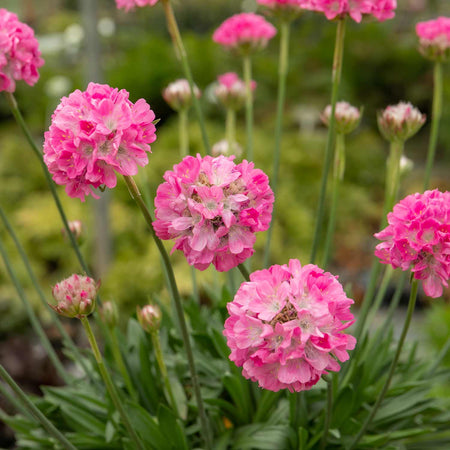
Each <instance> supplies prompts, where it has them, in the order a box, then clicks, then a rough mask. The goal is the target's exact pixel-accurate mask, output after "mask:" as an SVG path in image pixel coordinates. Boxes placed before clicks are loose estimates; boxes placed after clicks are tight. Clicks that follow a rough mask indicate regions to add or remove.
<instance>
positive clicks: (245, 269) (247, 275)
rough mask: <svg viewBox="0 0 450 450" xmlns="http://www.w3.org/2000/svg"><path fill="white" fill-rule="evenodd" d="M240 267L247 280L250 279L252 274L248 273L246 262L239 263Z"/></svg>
mask: <svg viewBox="0 0 450 450" xmlns="http://www.w3.org/2000/svg"><path fill="white" fill-rule="evenodd" d="M238 269H239V271H240V272H241V274H242V276H243V277H244V280H245V281H250V274H249V273H248V270H247V268H246V267H245V266H244V264H239V265H238Z"/></svg>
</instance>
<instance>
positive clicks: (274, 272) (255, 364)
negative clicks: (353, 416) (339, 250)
mask: <svg viewBox="0 0 450 450" xmlns="http://www.w3.org/2000/svg"><path fill="white" fill-rule="evenodd" d="M352 303H353V300H351V299H349V298H347V296H346V295H345V292H344V290H343V289H342V286H341V284H340V283H339V282H338V280H337V277H335V276H333V275H331V274H330V273H328V272H324V271H323V270H322V269H320V268H319V267H317V266H315V265H313V264H308V265H306V266H304V267H301V265H300V262H299V261H298V260H295V259H291V260H290V261H289V265H288V266H287V265H283V266H279V265H275V266H272V267H270V268H269V269H268V270H260V271H257V272H254V273H252V274H251V275H250V282H247V283H243V284H242V285H241V287H240V288H239V290H238V291H237V293H236V296H235V297H234V300H233V301H232V302H230V303H228V312H229V314H230V317H229V318H228V319H227V320H226V321H225V330H224V333H223V334H224V335H225V336H226V337H227V343H228V346H229V347H230V349H231V355H230V359H231V360H232V361H234V362H235V363H236V365H237V366H239V367H241V366H242V368H243V371H242V374H243V375H244V376H245V377H246V378H249V379H251V380H252V381H257V382H258V383H259V385H260V386H261V387H262V388H264V389H269V390H271V391H278V390H280V389H289V390H290V391H291V392H293V391H297V392H298V391H304V390H306V389H310V388H311V387H312V386H313V385H315V384H316V383H317V382H318V381H319V379H320V377H321V376H322V375H324V374H326V373H328V371H335V372H337V371H339V370H340V366H339V362H338V361H346V360H347V359H348V358H349V355H348V353H347V350H352V349H353V348H354V347H355V344H356V339H355V338H354V337H353V336H350V335H348V334H345V333H343V330H345V329H346V328H348V327H349V326H350V325H351V324H352V323H353V322H354V318H353V315H352V313H351V312H350V305H351V304H352Z"/></svg>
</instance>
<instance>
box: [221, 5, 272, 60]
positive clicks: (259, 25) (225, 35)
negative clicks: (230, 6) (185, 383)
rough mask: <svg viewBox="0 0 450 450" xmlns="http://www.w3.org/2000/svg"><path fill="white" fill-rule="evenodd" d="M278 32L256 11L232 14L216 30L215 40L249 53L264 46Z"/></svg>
mask: <svg viewBox="0 0 450 450" xmlns="http://www.w3.org/2000/svg"><path fill="white" fill-rule="evenodd" d="M276 33H277V30H276V28H275V27H274V26H273V25H272V24H270V23H269V22H267V20H266V19H264V17H262V16H259V15H258V14H254V13H241V14H236V15H234V16H231V17H230V18H229V19H227V20H225V22H223V23H222V25H220V27H219V28H217V30H216V31H215V32H214V35H213V40H214V42H217V43H218V44H220V45H223V46H224V47H225V48H227V49H229V50H234V51H237V52H238V53H242V54H248V53H250V52H253V51H255V50H260V49H262V48H264V47H265V46H266V45H267V43H268V42H269V40H270V39H272V38H273V37H274V36H275V34H276Z"/></svg>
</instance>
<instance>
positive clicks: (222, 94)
mask: <svg viewBox="0 0 450 450" xmlns="http://www.w3.org/2000/svg"><path fill="white" fill-rule="evenodd" d="M217 81H218V82H219V83H218V85H217V86H216V88H215V90H214V94H215V95H216V97H217V98H218V99H219V100H220V101H221V102H222V104H223V105H224V106H225V107H226V108H232V109H235V110H236V109H240V108H242V107H243V106H244V104H245V99H246V97H247V89H246V86H245V82H244V81H243V80H241V79H240V78H239V76H238V74H237V73H235V72H227V73H224V74H223V75H219V76H218V77H217ZM250 88H251V89H252V91H254V90H255V89H256V81H253V80H252V82H251V83H250Z"/></svg>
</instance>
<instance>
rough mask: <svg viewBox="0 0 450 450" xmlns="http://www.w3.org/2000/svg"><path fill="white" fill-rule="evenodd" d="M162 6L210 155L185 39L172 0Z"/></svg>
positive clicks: (166, 1)
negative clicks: (184, 42) (182, 36)
mask: <svg viewBox="0 0 450 450" xmlns="http://www.w3.org/2000/svg"><path fill="white" fill-rule="evenodd" d="M161 3H162V6H163V8H164V13H165V15H166V21H167V29H168V31H169V34H170V37H171V38H172V43H173V46H174V48H175V54H176V55H177V58H178V59H179V60H180V62H181V66H182V68H183V71H184V76H185V77H186V79H187V80H188V82H189V87H190V89H191V96H192V101H193V103H194V109H195V112H196V115H197V119H198V123H199V125H200V131H201V134H202V139H203V145H204V147H205V151H206V153H207V154H208V155H209V154H210V153H211V149H210V146H209V140H208V135H207V133H206V126H205V118H204V115H203V111H202V108H201V106H200V102H199V100H198V98H197V96H196V95H195V87H194V86H195V85H194V78H193V76H192V70H191V66H190V65H189V61H188V57H187V53H186V49H185V48H184V44H183V39H182V38H181V34H180V30H179V28H178V24H177V19H176V18H175V14H174V12H173V8H172V4H171V2H170V0H161Z"/></svg>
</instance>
